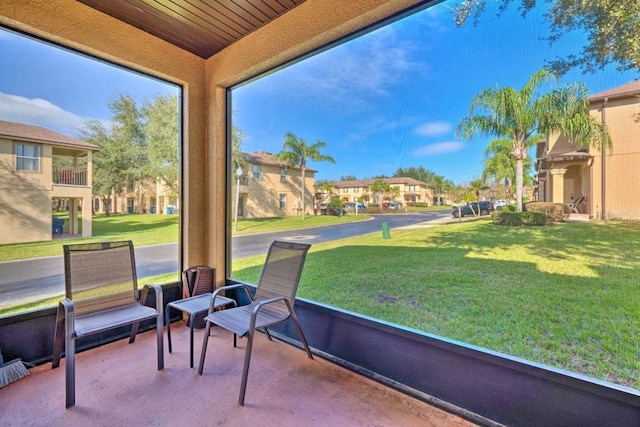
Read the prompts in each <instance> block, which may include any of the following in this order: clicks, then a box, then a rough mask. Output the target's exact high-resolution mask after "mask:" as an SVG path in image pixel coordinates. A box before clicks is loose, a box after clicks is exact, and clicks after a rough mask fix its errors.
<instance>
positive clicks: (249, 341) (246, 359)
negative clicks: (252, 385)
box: [238, 330, 255, 406]
mask: <svg viewBox="0 0 640 427" xmlns="http://www.w3.org/2000/svg"><path fill="white" fill-rule="evenodd" d="M254 335H255V330H252V331H249V333H248V334H247V349H246V350H245V352H244V367H243V368H242V382H241V383H240V396H239V397H238V404H239V405H240V406H244V395H245V393H246V390H247V378H248V377H249V363H250V362H251V350H252V348H253V337H254Z"/></svg>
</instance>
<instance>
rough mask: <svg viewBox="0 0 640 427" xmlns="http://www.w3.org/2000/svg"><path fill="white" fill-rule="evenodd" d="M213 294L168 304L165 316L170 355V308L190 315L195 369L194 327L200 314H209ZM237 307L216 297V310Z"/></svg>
mask: <svg viewBox="0 0 640 427" xmlns="http://www.w3.org/2000/svg"><path fill="white" fill-rule="evenodd" d="M212 296H213V294H212V293H210V292H209V293H206V294H200V295H196V296H194V297H190V298H184V299H181V300H177V301H173V302H170V303H169V304H167V306H166V308H165V311H164V313H165V314H164V315H165V323H166V324H167V338H168V340H169V353H171V352H172V351H173V348H172V347H171V321H170V318H171V316H170V312H169V308H175V309H176V310H180V311H182V312H183V313H186V314H188V315H189V333H190V334H191V335H190V339H191V343H190V345H191V363H190V365H189V366H190V367H191V368H193V327H194V322H195V318H196V314H199V313H207V312H208V311H209V305H210V304H211V297H212ZM230 304H231V305H233V306H237V304H236V302H235V301H234V300H232V299H231V298H227V297H221V296H217V297H216V304H215V307H214V308H218V307H224V306H227V305H230Z"/></svg>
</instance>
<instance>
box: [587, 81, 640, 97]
mask: <svg viewBox="0 0 640 427" xmlns="http://www.w3.org/2000/svg"><path fill="white" fill-rule="evenodd" d="M633 95H636V96H639V95H640V80H634V81H631V82H629V83H625V84H623V85H620V86H617V87H614V88H612V89H607V90H605V91H602V92H598V93H596V94H594V95H591V96H590V97H589V101H601V100H603V99H605V98H625V97H627V96H633Z"/></svg>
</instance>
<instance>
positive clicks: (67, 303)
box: [59, 298, 74, 321]
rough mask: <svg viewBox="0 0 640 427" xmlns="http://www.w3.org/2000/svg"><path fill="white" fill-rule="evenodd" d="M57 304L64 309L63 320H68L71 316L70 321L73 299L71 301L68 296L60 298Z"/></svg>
mask: <svg viewBox="0 0 640 427" xmlns="http://www.w3.org/2000/svg"><path fill="white" fill-rule="evenodd" d="M59 305H60V306H62V309H63V310H64V317H65V320H68V319H69V318H71V321H73V317H74V308H73V307H74V305H73V301H71V300H70V299H69V298H65V299H61V300H60V303H59Z"/></svg>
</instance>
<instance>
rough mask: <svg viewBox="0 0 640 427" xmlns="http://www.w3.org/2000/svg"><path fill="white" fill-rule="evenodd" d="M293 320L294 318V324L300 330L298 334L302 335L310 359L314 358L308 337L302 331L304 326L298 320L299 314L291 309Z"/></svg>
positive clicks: (301, 338)
mask: <svg viewBox="0 0 640 427" xmlns="http://www.w3.org/2000/svg"><path fill="white" fill-rule="evenodd" d="M291 320H293V324H294V326H295V327H296V330H297V331H298V335H300V340H301V341H302V345H303V346H304V349H305V351H306V352H307V356H309V359H313V355H312V354H311V350H310V349H309V344H308V343H307V339H306V338H305V336H304V333H303V332H302V328H301V327H300V322H298V316H296V313H295V311H293V310H291Z"/></svg>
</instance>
